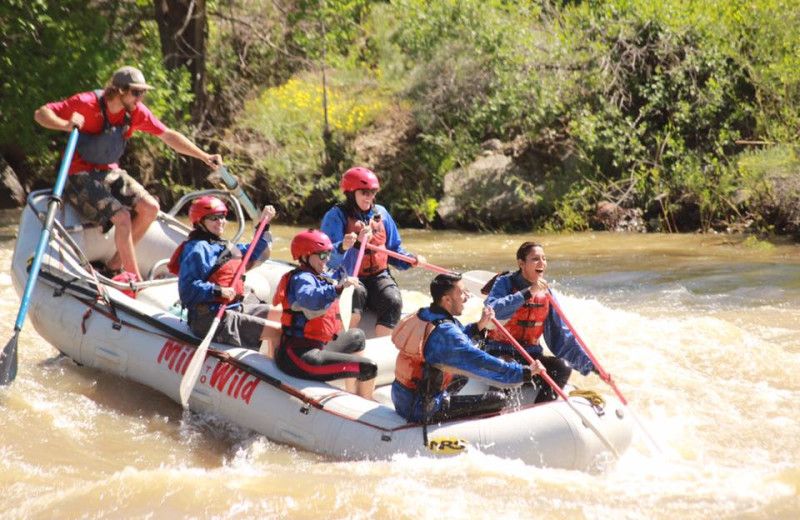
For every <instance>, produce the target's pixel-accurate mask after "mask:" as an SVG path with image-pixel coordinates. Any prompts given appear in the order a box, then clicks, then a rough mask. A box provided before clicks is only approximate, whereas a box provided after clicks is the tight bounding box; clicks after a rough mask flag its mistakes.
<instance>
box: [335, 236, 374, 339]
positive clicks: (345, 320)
mask: <svg viewBox="0 0 800 520" xmlns="http://www.w3.org/2000/svg"><path fill="white" fill-rule="evenodd" d="M369 237H370V233H367V234H366V235H364V237H363V238H362V239H361V247H359V248H358V256H357V257H356V265H355V266H354V267H353V276H354V277H355V276H358V272H359V271H360V270H361V262H362V261H363V260H364V251H365V250H366V247H367V242H369ZM355 290H356V288H355V286H354V285H349V286H347V287H345V288H344V290H343V291H342V294H340V295H339V317H340V318H341V320H342V328H343V329H344V331H345V332H347V329H349V328H350V319H351V318H352V317H353V293H354V292H355Z"/></svg>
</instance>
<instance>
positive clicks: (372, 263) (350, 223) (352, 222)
mask: <svg viewBox="0 0 800 520" xmlns="http://www.w3.org/2000/svg"><path fill="white" fill-rule="evenodd" d="M343 211H344V210H343ZM345 214H347V213H346V212H345ZM359 222H360V223H361V224H363V225H365V226H367V225H369V224H364V223H363V222H362V221H360V220H358V219H357V218H355V217H351V216H349V215H348V217H347V223H346V224H345V228H344V234H345V235H346V234H348V233H356V234H358V231H359V229H360V228H359V226H358V223H359ZM368 243H370V244H372V245H375V246H381V247H383V246H384V245H385V244H386V228H384V227H383V219H381V221H380V222H379V223H378V229H373V231H372V236H371V237H370V239H369V242H368ZM388 267H389V255H387V254H386V253H381V252H378V251H373V250H372V249H369V248H367V249H365V250H364V260H362V261H361V270H360V271H359V272H358V276H369V275H371V274H375V273H380V272H381V271H385V270H386V269H387V268H388Z"/></svg>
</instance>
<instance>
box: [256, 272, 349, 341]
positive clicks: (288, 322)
mask: <svg viewBox="0 0 800 520" xmlns="http://www.w3.org/2000/svg"><path fill="white" fill-rule="evenodd" d="M301 271H307V272H309V273H312V274H314V275H315V276H316V277H317V279H319V280H321V281H323V282H324V283H332V282H331V279H330V278H327V277H325V276H322V275H319V274H316V273H313V271H311V269H309V268H308V267H306V266H301V267H298V268H297V269H294V270H292V271H289V272H288V273H286V274H284V275H283V276H282V277H281V281H280V282H279V283H278V288H277V289H276V290H275V296H274V297H273V299H272V303H273V305H281V306H283V314H281V325H283V333H284V334H286V335H287V336H292V337H304V338H308V339H313V340H317V341H321V342H323V343H327V342H329V341H330V340H332V339H333V337H334V336H335V335H336V333H337V332H339V325H340V324H339V321H338V320H337V319H336V314H337V313H338V312H339V300H338V299H337V300H335V301H334V302H333V303H332V304H331V306H330V307H328V309H327V311H325V314H323V315H322V316H317V317H316V318H311V319H308V318H307V317H306V315H305V314H304V313H303V312H302V311H295V310H292V306H291V304H290V303H289V283H290V282H291V280H292V277H293V276H294V275H295V274H297V273H299V272H301Z"/></svg>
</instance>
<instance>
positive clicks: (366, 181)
mask: <svg viewBox="0 0 800 520" xmlns="http://www.w3.org/2000/svg"><path fill="white" fill-rule="evenodd" d="M379 189H381V183H380V182H378V176H377V175H375V174H374V173H372V170H369V169H367V168H362V167H361V166H356V167H355V168H350V169H349V170H347V171H346V172H344V175H343V176H342V191H343V192H344V193H347V192H348V191H356V190H379Z"/></svg>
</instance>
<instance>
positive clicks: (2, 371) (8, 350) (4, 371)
mask: <svg viewBox="0 0 800 520" xmlns="http://www.w3.org/2000/svg"><path fill="white" fill-rule="evenodd" d="M18 336H19V331H15V332H14V337H12V338H11V340H10V341H9V342H8V343H6V346H5V348H4V349H3V352H2V353H0V386H5V385H7V384H9V383H11V382H12V381H13V380H14V379H15V378H16V377H17V338H18Z"/></svg>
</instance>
